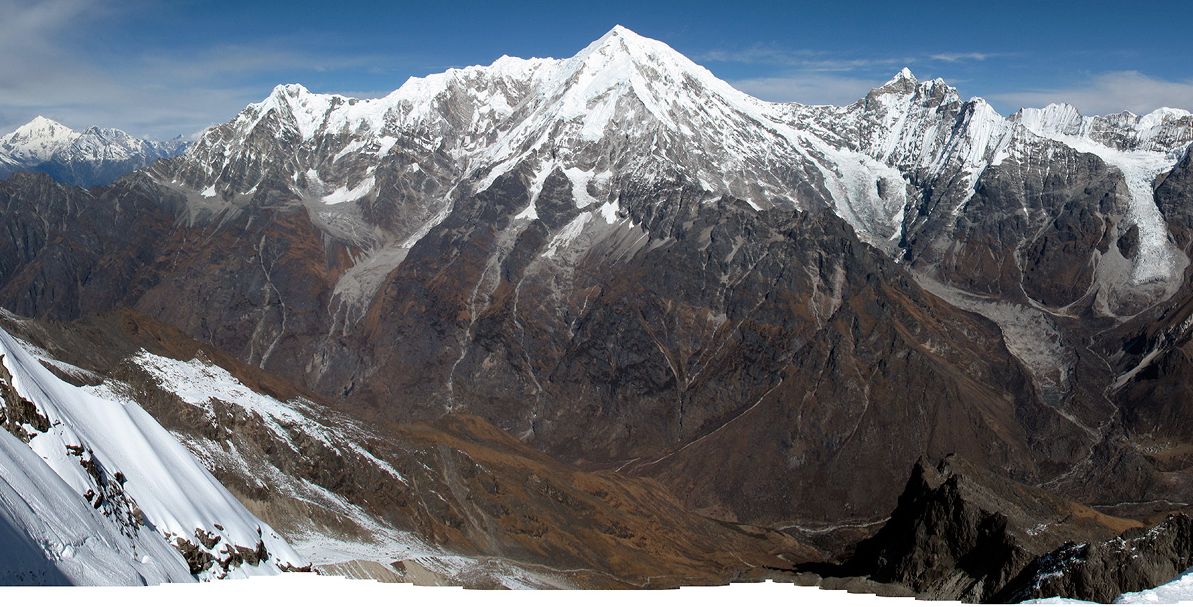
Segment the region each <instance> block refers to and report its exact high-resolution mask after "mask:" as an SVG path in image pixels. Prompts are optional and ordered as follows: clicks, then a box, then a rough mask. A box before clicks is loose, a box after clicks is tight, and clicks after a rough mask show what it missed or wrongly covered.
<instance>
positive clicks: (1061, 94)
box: [990, 71, 1193, 115]
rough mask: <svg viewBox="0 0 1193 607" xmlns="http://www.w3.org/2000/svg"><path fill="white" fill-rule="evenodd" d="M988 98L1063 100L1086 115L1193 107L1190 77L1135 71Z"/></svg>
mask: <svg viewBox="0 0 1193 607" xmlns="http://www.w3.org/2000/svg"><path fill="white" fill-rule="evenodd" d="M990 98H991V99H992V100H994V101H995V102H997V103H1000V104H1002V105H1004V106H1009V107H1040V106H1044V105H1047V104H1049V103H1061V102H1063V103H1068V104H1070V105H1072V106H1074V107H1076V108H1077V109H1079V110H1081V112H1082V113H1084V114H1087V115H1095V114H1110V113H1114V112H1120V111H1123V110H1127V111H1130V112H1134V113H1136V114H1146V113H1148V112H1151V111H1152V110H1155V109H1156V108H1160V107H1173V108H1180V109H1185V110H1193V80H1191V81H1183V82H1182V81H1171V80H1163V79H1160V78H1154V77H1151V76H1148V75H1146V74H1143V73H1141V72H1138V71H1119V72H1107V73H1103V74H1098V75H1096V76H1094V77H1093V78H1091V79H1090V80H1089V81H1087V82H1085V83H1082V84H1078V85H1075V86H1069V87H1057V88H1049V89H1033V90H1023V91H1012V92H1007V93H1000V94H996V95H991V96H990Z"/></svg>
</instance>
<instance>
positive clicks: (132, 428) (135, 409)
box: [0, 331, 305, 583]
mask: <svg viewBox="0 0 1193 607" xmlns="http://www.w3.org/2000/svg"><path fill="white" fill-rule="evenodd" d="M0 355H3V356H4V366H5V368H6V369H7V370H8V372H9V373H10V374H11V375H12V376H13V384H14V385H13V387H14V388H15V389H16V391H17V392H18V393H19V394H21V395H22V396H23V397H24V398H26V399H28V400H29V401H31V402H33V403H34V404H35V405H36V406H37V408H38V409H39V410H40V411H41V413H42V414H43V415H45V417H46V418H48V419H49V421H50V425H51V427H50V429H49V431H46V432H39V433H37V434H36V436H34V437H33V439H32V440H31V441H30V443H29V445H28V447H27V448H28V449H31V452H32V453H35V454H36V455H37V456H39V457H40V459H41V461H43V462H44V463H45V465H47V466H48V467H49V469H51V470H52V471H53V472H54V474H55V475H56V476H57V478H58V479H59V481H58V482H63V483H65V485H66V486H67V487H69V491H70V493H72V494H73V496H74V499H75V500H78V502H79V503H80V504H82V505H84V506H88V505H89V504H88V503H87V501H86V500H85V499H84V497H83V496H84V495H85V494H87V493H88V492H89V491H92V492H96V491H101V490H102V487H101V486H100V485H98V484H97V481H96V480H95V478H94V476H93V475H91V474H89V472H88V471H87V469H86V468H85V467H84V466H83V465H82V463H81V462H83V461H84V460H86V461H94V462H96V463H97V464H98V465H99V466H101V467H102V468H104V469H105V470H106V472H107V474H108V475H113V476H114V475H117V473H119V475H121V476H122V477H123V478H124V479H125V480H124V482H123V483H121V484H122V485H123V491H124V493H125V494H127V495H129V496H131V497H132V498H133V500H135V507H136V509H138V510H139V511H140V512H141V513H143V516H144V519H145V521H146V523H147V524H148V525H150V528H152V529H154V530H156V532H157V533H158V534H160V536H161V537H162V538H164V539H168V540H170V541H182V540H185V541H188V542H190V543H192V544H200V543H201V541H200V539H199V538H198V536H197V533H199V530H202V532H203V533H204V534H209V535H212V536H218V537H219V539H218V541H217V542H216V543H215V544H214V546H213V547H212V548H211V549H210V552H211V553H212V555H213V556H214V557H216V558H217V559H218V558H220V556H221V555H223V554H230V553H231V552H232V551H233V550H235V548H236V547H242V548H247V549H250V550H251V549H254V548H256V546H257V545H258V543H259V542H263V543H264V545H265V547H266V549H267V550H268V551H269V554H270V559H269V561H267V562H265V563H263V564H262V565H261V566H259V567H253V568H251V569H243V570H238V569H236V568H235V566H233V570H232V571H223V570H221V569H220V568H219V567H214V568H212V569H209V570H208V571H206V572H205V573H204V574H203V575H201V577H207V576H209V575H215V576H220V577H223V576H228V575H230V576H233V577H235V576H240V575H244V574H263V573H278V572H279V571H280V569H279V565H281V566H300V565H302V564H305V561H303V560H302V559H301V557H299V556H298V554H296V553H295V552H294V551H293V550H292V549H291V548H290V547H289V546H288V545H287V544H286V542H285V540H283V539H282V538H281V537H280V536H278V535H277V534H276V533H274V531H273V530H272V529H270V528H269V526H268V525H266V524H265V523H263V522H261V521H260V520H258V519H257V518H256V517H254V516H253V515H252V514H250V513H249V512H248V510H246V509H245V507H244V506H243V505H242V504H240V502H239V501H237V500H236V498H234V497H233V496H232V495H231V494H229V493H228V491H227V490H226V489H225V488H224V487H223V486H222V485H221V484H220V483H219V481H217V480H216V479H215V477H213V476H212V475H211V473H210V472H208V471H207V470H206V469H205V468H204V467H203V466H202V465H201V464H200V463H199V462H198V461H197V460H196V459H195V458H194V457H193V456H192V455H191V453H190V452H188V451H187V450H186V448H184V447H183V446H182V445H181V444H180V443H179V442H178V441H177V440H176V439H175V438H174V437H173V436H172V435H171V434H170V433H169V432H167V431H166V430H165V429H164V428H162V427H161V425H160V424H158V423H157V422H156V421H155V420H154V419H153V418H152V417H151V416H150V415H149V414H148V413H146V412H145V411H144V410H143V409H141V407H140V406H139V405H137V404H136V403H134V402H132V401H131V400H128V399H127V398H125V397H124V396H121V395H119V394H116V393H115V392H113V391H112V390H111V388H110V387H109V386H107V385H100V386H94V387H87V388H79V387H76V386H73V385H71V384H68V383H66V382H64V381H62V380H61V379H59V378H58V377H57V376H55V375H54V374H52V373H50V372H49V371H48V370H47V369H46V368H45V367H44V366H42V364H41V363H40V362H39V361H38V360H37V359H36V358H35V357H33V356H32V355H30V354H29V353H28V352H26V351H25V349H23V348H22V347H21V345H20V344H19V343H18V342H17V341H16V340H15V339H13V338H12V336H10V335H8V334H7V333H6V332H3V331H0ZM14 440H15V439H14ZM80 453H82V455H80ZM6 478H7V476H6ZM63 508H64V509H65V508H67V506H66V505H63ZM140 529H141V531H139V532H138V533H143V530H144V529H145V528H144V527H142V528H140ZM163 545H164V540H163ZM175 554H177V552H175ZM156 579H160V576H159V578H156ZM97 583H121V582H116V581H108V582H104V581H102V580H101V581H99V582H97Z"/></svg>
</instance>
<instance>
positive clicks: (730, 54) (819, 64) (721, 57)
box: [696, 45, 1005, 72]
mask: <svg viewBox="0 0 1193 607" xmlns="http://www.w3.org/2000/svg"><path fill="white" fill-rule="evenodd" d="M1004 55H1005V54H1003V53H982V52H941V53H931V54H923V55H902V56H890V57H848V56H840V55H834V54H832V53H827V52H823V51H814V50H809V49H784V48H780V47H775V46H766V45H755V46H750V47H746V48H742V49H734V50H726V49H717V50H712V51H707V52H704V53H700V54H699V55H697V56H696V58H697V60H698V61H707V62H710V63H735V64H741V65H757V66H770V67H785V68H790V69H792V70H796V71H806V72H852V71H861V70H873V69H878V68H883V69H887V68H890V67H892V66H895V67H902V66H905V65H915V64H928V63H949V64H954V63H964V62H979V61H986V60H988V59H992V58H995V57H1001V56H1004Z"/></svg>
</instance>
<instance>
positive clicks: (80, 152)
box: [0, 116, 187, 187]
mask: <svg viewBox="0 0 1193 607" xmlns="http://www.w3.org/2000/svg"><path fill="white" fill-rule="evenodd" d="M186 146H187V144H186V142H185V141H183V140H182V139H181V138H178V139H173V140H170V141H149V140H146V139H137V138H136V137H133V136H131V135H129V134H128V133H125V132H124V131H121V130H119V129H104V128H100V127H95V126H93V127H91V128H89V129H87V130H86V131H83V132H82V133H79V132H76V131H73V130H71V129H70V128H68V127H66V126H63V125H62V124H59V123H57V122H54V121H53V120H50V119H49V118H45V117H42V116H38V117H36V118H34V119H33V120H31V121H29V122H28V123H27V124H24V125H22V126H21V127H19V128H17V129H16V130H15V131H13V132H11V133H9V134H7V135H5V136H3V137H0V178H3V177H7V176H9V175H11V174H13V173H16V172H20V171H29V172H36V173H45V174H47V175H50V176H51V177H53V178H54V179H55V180H57V181H60V182H62V183H68V184H71V185H78V186H84V187H89V186H95V185H104V184H108V183H111V182H113V181H116V180H117V179H118V178H120V177H123V176H125V175H127V174H129V173H131V172H133V171H135V170H137V169H140V168H142V167H146V166H149V165H150V164H153V163H154V162H155V161H157V160H159V159H162V158H170V157H172V156H177V155H178V154H181V153H182V152H183V151H185V150H186Z"/></svg>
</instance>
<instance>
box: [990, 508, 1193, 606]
mask: <svg viewBox="0 0 1193 607" xmlns="http://www.w3.org/2000/svg"><path fill="white" fill-rule="evenodd" d="M1190 567H1193V519H1191V518H1189V516H1187V515H1176V516H1171V517H1169V518H1168V519H1166V520H1164V521H1163V522H1161V523H1159V524H1157V525H1155V526H1153V527H1150V528H1146V529H1133V530H1131V531H1129V532H1127V533H1125V534H1123V535H1122V536H1120V537H1117V538H1114V539H1111V540H1107V541H1104V542H1097V543H1080V544H1078V543H1074V542H1069V543H1066V544H1065V545H1064V546H1062V547H1060V548H1058V549H1056V550H1054V551H1052V552H1049V553H1048V554H1045V555H1041V556H1040V557H1038V558H1037V559H1035V560H1034V561H1032V563H1031V564H1030V565H1029V566H1028V567H1027V568H1026V569H1025V570H1024V571H1023V573H1021V574H1020V575H1019V576H1018V577H1017V578H1016V580H1015V581H1014V582H1012V583H1011V585H1010V587H1009V588H1008V589H1006V590H1004V591H1003V592H1002V593H1001V594H1000V596H999V597H997V598H996V600H1001V601H1007V602H1022V601H1026V600H1030V599H1038V598H1050V597H1066V598H1073V599H1078V600H1085V601H1096V602H1099V603H1109V602H1112V601H1114V600H1115V599H1116V598H1117V597H1119V596H1120V595H1122V594H1125V593H1129V592H1138V591H1140V590H1146V589H1148V588H1155V587H1157V586H1160V585H1161V584H1164V583H1166V582H1169V581H1170V580H1173V579H1175V578H1176V577H1178V576H1179V575H1180V574H1182V573H1184V572H1185V571H1186V570H1188V569H1189V568H1190Z"/></svg>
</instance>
